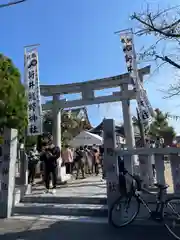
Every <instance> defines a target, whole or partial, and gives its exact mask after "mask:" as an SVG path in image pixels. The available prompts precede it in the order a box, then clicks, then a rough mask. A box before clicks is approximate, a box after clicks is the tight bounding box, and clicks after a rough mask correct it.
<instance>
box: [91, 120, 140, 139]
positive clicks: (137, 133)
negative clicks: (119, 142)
mask: <svg viewBox="0 0 180 240" xmlns="http://www.w3.org/2000/svg"><path fill="white" fill-rule="evenodd" d="M133 128H134V136H135V137H139V136H140V131H139V128H138V127H137V126H136V125H133ZM102 130H103V121H102V122H101V123H100V124H99V125H98V126H96V127H95V128H92V129H91V130H90V132H91V133H96V134H100V133H101V131H102ZM115 131H116V133H118V134H119V135H121V136H123V137H125V132H124V126H123V124H122V125H121V126H119V125H117V124H116V125H115Z"/></svg>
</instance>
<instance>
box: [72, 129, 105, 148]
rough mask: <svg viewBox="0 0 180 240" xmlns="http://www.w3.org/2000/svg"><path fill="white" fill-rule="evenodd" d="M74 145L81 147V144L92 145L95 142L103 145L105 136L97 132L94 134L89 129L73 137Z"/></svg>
mask: <svg viewBox="0 0 180 240" xmlns="http://www.w3.org/2000/svg"><path fill="white" fill-rule="evenodd" d="M69 144H70V145H71V146H72V147H79V146H85V145H87V146H91V145H93V144H96V145H102V144H103V138H102V137H100V136H99V135H97V134H93V133H90V132H87V131H83V132H81V133H80V134H79V135H77V136H76V137H75V138H73V139H72V140H71V141H70V143H69Z"/></svg>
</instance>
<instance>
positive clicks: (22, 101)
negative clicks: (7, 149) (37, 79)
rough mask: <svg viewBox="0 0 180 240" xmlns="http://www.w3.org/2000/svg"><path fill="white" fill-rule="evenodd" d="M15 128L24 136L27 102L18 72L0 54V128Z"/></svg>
mask: <svg viewBox="0 0 180 240" xmlns="http://www.w3.org/2000/svg"><path fill="white" fill-rule="evenodd" d="M5 126H6V127H9V128H16V129H18V130H19V133H20V135H21V136H22V135H24V129H25V127H26V126H27V100H26V96H25V89H24V86H23V84H22V83H21V76H20V72H19V70H18V69H17V68H16V67H15V66H14V64H13V62H12V61H11V60H10V59H9V58H7V57H5V56H4V55H2V54H0V128H3V127H5Z"/></svg>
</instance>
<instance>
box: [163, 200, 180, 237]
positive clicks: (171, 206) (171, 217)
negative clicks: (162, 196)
mask: <svg viewBox="0 0 180 240" xmlns="http://www.w3.org/2000/svg"><path fill="white" fill-rule="evenodd" d="M163 218H164V226H165V227H166V228H167V229H168V231H169V232H170V233H171V235H172V236H173V237H175V238H176V239H178V240H180V228H179V227H180V197H172V198H169V199H167V200H166V202H165V206H164V209H163Z"/></svg>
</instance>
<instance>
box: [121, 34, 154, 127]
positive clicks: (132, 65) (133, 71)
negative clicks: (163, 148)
mask: <svg viewBox="0 0 180 240" xmlns="http://www.w3.org/2000/svg"><path fill="white" fill-rule="evenodd" d="M120 39H121V43H122V44H123V52H124V54H125V61H126V65H127V70H128V72H129V74H130V77H131V79H132V84H133V86H134V90H135V91H136V93H137V98H136V100H137V104H138V110H139V114H140V119H141V121H142V123H143V124H145V123H148V122H150V121H151V120H152V118H151V117H153V116H154V111H153V108H152V106H151V104H150V102H149V100H148V98H147V94H146V91H145V90H144V88H143V86H142V83H141V81H140V79H139V74H138V69H137V61H136V53H135V48H134V43H133V34H132V32H125V33H122V34H121V35H120Z"/></svg>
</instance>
